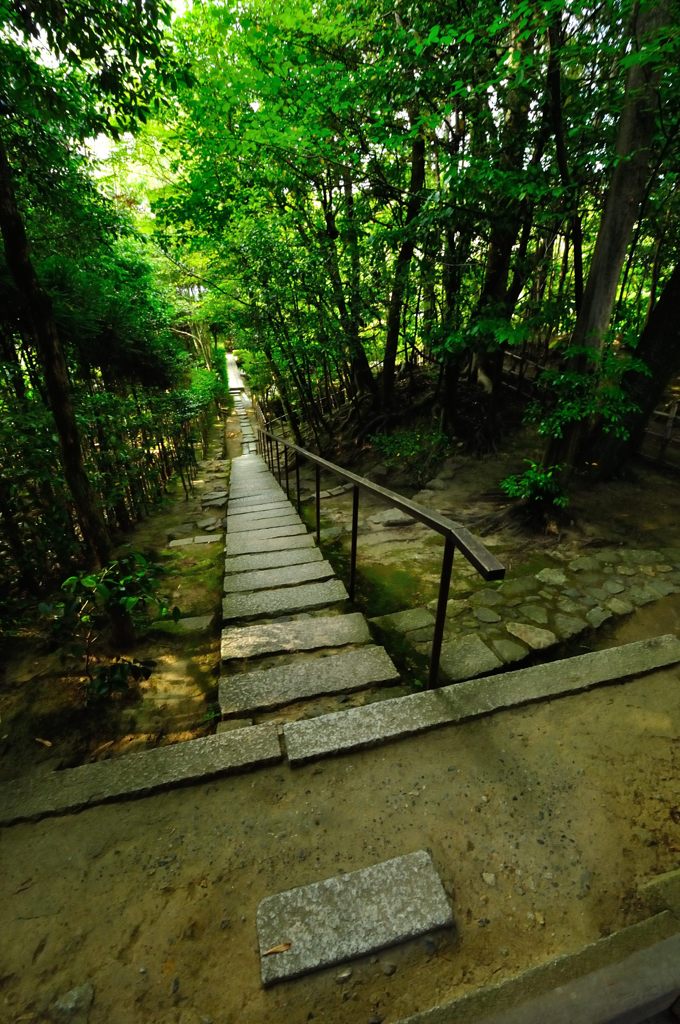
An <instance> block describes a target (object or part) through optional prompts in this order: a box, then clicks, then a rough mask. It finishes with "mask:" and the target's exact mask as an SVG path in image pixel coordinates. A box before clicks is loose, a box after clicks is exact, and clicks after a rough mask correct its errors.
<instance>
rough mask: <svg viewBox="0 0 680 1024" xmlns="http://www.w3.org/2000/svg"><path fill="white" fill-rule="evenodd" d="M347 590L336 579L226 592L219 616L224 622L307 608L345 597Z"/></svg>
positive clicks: (335, 601) (338, 600)
mask: <svg viewBox="0 0 680 1024" xmlns="http://www.w3.org/2000/svg"><path fill="white" fill-rule="evenodd" d="M348 600H349V594H348V593H347V591H346V590H345V585H344V583H341V582H340V580H327V581H326V582H325V583H303V584H300V585H299V586H297V587H284V588H283V589H281V590H260V591H256V592H255V593H254V594H229V595H227V597H225V598H224V600H223V601H222V617H223V619H224V621H225V622H237V621H238V620H239V619H256V618H265V617H268V616H274V615H290V614H292V613H293V612H302V611H306V610H308V609H310V608H323V607H324V605H330V604H337V603H338V602H340V601H348Z"/></svg>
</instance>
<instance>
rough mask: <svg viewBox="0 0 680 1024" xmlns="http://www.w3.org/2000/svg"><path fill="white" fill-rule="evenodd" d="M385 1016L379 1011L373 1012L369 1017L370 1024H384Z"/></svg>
mask: <svg viewBox="0 0 680 1024" xmlns="http://www.w3.org/2000/svg"><path fill="white" fill-rule="evenodd" d="M384 1019H385V1018H384V1017H381V1016H380V1014H379V1013H372V1014H371V1016H370V1017H369V1018H368V1024H382V1022H383V1021H384Z"/></svg>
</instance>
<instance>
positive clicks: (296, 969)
mask: <svg viewBox="0 0 680 1024" xmlns="http://www.w3.org/2000/svg"><path fill="white" fill-rule="evenodd" d="M452 926H453V914H452V911H451V907H450V905H449V901H448V898H447V896H446V892H445V891H444V886H443V885H442V882H441V879H440V878H439V876H438V874H437V872H436V870H435V867H434V864H433V863H432V858H431V857H430V855H429V853H427V852H426V851H425V850H418V851H417V852H416V853H410V854H407V855H406V856H403V857H394V858H393V859H391V860H387V861H383V862H382V863H381V864H372V865H371V866H370V867H367V868H362V869H361V870H360V871H352V872H351V873H350V874H344V875H338V876H337V877H335V878H327V879H324V880H323V881H322V882H314V883H312V884H311V885H306V886H301V887H300V888H297V889H290V890H288V892H282V893H278V894H277V895H275V896H268V897H266V898H265V899H264V900H262V902H261V903H260V905H259V907H258V908H257V936H258V942H259V947H260V958H261V959H260V964H261V976H262V984H263V985H264V986H265V987H266V986H268V985H273V984H274V983H275V982H277V981H283V980H285V979H288V978H296V977H298V976H299V975H301V974H307V973H308V972H309V971H314V970H317V969H318V968H321V967H329V966H331V965H332V964H338V963H343V962H344V961H346V960H350V959H352V958H353V957H358V956H365V955H366V954H367V953H372V952H374V951H375V950H378V949H384V948H385V947H386V946H393V945H395V944H396V943H398V942H403V941H406V940H407V939H412V938H415V937H416V936H419V935H424V934H425V933H427V932H429V931H433V930H434V929H436V928H445V927H452ZM276 949H280V950H281V951H280V952H277V953H271V952H270V951H272V950H276Z"/></svg>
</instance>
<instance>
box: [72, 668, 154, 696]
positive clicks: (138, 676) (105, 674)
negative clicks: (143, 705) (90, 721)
mask: <svg viewBox="0 0 680 1024" xmlns="http://www.w3.org/2000/svg"><path fill="white" fill-rule="evenodd" d="M155 666H156V662H155V661H152V660H150V659H147V660H144V661H138V660H137V659H136V658H116V659H115V661H113V662H111V663H110V664H108V665H97V667H96V668H95V670H94V672H92V673H91V675H90V677H89V679H88V683H87V700H88V703H90V704H96V703H101V702H103V701H107V700H110V699H111V697H113V696H115V695H116V694H121V695H123V694H126V693H128V692H129V690H130V689H131V688H132V686H133V685H134V684H135V683H140V682H146V680H147V679H149V677H150V676H151V673H152V672H153V670H154V668H155Z"/></svg>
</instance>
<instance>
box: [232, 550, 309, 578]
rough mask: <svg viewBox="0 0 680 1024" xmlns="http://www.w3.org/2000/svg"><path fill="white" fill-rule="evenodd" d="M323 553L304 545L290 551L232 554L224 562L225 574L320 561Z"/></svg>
mask: <svg viewBox="0 0 680 1024" xmlns="http://www.w3.org/2000/svg"><path fill="white" fill-rule="evenodd" d="M322 560H323V555H322V554H321V552H320V551H319V549H318V548H315V547H305V548H298V549H293V550H292V551H265V552H262V553H261V554H257V555H232V557H231V558H227V559H226V560H225V563H224V571H225V574H226V575H230V574H231V573H241V572H259V571H260V570H262V569H278V568H283V567H285V566H287V565H304V564H305V563H307V562H321V561H322Z"/></svg>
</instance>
